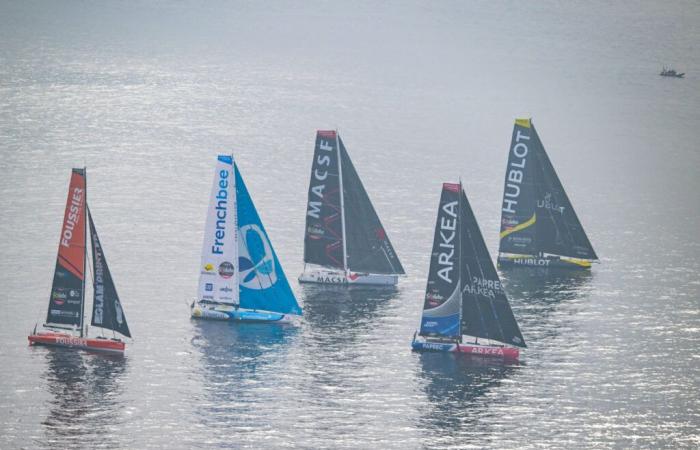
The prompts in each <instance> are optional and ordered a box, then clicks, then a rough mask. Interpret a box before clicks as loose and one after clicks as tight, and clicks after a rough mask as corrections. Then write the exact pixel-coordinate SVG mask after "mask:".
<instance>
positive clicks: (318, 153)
mask: <svg viewBox="0 0 700 450" xmlns="http://www.w3.org/2000/svg"><path fill="white" fill-rule="evenodd" d="M342 213H343V212H342V210H341V200H340V175H339V171H338V139H337V136H336V132H335V131H323V130H319V131H318V132H317V133H316V147H315V149H314V160H313V164H312V166H311V180H310V182H309V195H308V201H307V207H306V232H305V234H304V262H305V263H310V264H318V265H321V266H326V267H334V268H339V269H344V268H345V255H344V253H343V251H344V250H343V247H344V246H343V239H344V237H343V226H342Z"/></svg>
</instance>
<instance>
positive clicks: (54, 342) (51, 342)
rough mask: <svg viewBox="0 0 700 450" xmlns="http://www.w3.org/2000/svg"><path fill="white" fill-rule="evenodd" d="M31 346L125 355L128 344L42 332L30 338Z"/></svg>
mask: <svg viewBox="0 0 700 450" xmlns="http://www.w3.org/2000/svg"><path fill="white" fill-rule="evenodd" d="M28 339H29V345H45V346H50V347H66V348H76V349H80V350H88V351H95V352H106V353H118V354H122V353H124V349H125V348H126V344H125V343H124V342H123V341H120V340H114V339H106V338H86V337H77V336H73V335H72V334H68V333H57V332H50V331H46V332H44V331H41V332H38V333H34V334H31V335H29V336H28Z"/></svg>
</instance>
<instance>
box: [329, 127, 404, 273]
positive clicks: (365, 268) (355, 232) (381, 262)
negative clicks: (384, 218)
mask: <svg viewBox="0 0 700 450" xmlns="http://www.w3.org/2000/svg"><path fill="white" fill-rule="evenodd" d="M338 143H339V144H340V149H339V151H340V161H341V172H342V187H343V196H344V197H343V209H344V210H343V213H344V214H345V236H346V239H347V244H346V247H347V252H348V262H347V264H348V268H349V269H350V270H352V271H353V272H367V273H380V274H403V273H404V270H403V266H402V265H401V262H400V261H399V258H398V257H397V256H396V252H395V251H394V247H393V246H392V245H391V241H389V237H388V236H387V233H386V230H385V229H384V227H383V226H382V222H381V221H380V220H379V216H378V215H377V212H376V211H375V210H374V206H372V202H371V201H370V199H369V196H368V195H367V191H366V190H365V187H364V186H363V185H362V181H360V177H359V176H358V175H357V172H356V171H355V167H354V166H353V164H352V161H351V160H350V157H349V156H348V152H347V150H346V149H345V146H344V145H343V141H342V140H341V139H340V137H338Z"/></svg>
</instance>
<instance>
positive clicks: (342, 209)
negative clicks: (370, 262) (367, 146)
mask: <svg viewBox="0 0 700 450" xmlns="http://www.w3.org/2000/svg"><path fill="white" fill-rule="evenodd" d="M335 147H336V151H337V153H338V183H339V186H340V224H341V227H342V230H343V271H345V273H347V271H348V251H347V235H346V234H345V203H344V200H343V197H345V192H344V190H343V166H342V162H341V161H340V137H339V136H338V130H337V129H336V130H335Z"/></svg>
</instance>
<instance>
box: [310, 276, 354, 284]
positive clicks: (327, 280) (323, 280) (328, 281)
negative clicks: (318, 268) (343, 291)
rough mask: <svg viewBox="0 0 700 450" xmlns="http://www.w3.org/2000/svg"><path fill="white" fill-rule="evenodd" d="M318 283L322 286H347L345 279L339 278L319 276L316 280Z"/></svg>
mask: <svg viewBox="0 0 700 450" xmlns="http://www.w3.org/2000/svg"><path fill="white" fill-rule="evenodd" d="M316 280H317V281H318V282H319V283H324V284H347V283H348V280H347V279H346V278H345V277H339V276H326V277H323V276H320V277H318V278H317V279H316Z"/></svg>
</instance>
